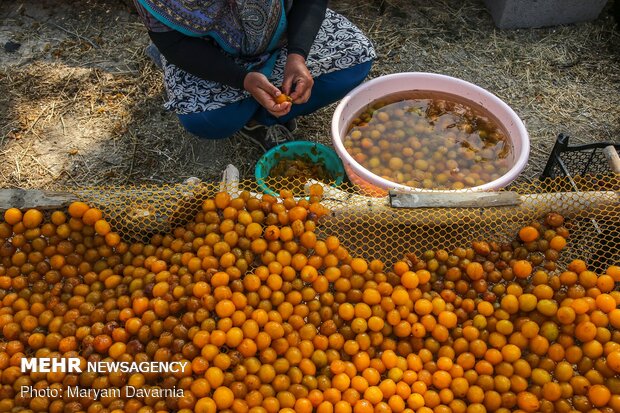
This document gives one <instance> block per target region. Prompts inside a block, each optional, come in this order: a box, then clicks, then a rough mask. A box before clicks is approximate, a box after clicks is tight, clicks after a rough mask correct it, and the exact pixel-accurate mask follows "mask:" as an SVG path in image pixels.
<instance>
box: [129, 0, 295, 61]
mask: <svg viewBox="0 0 620 413" xmlns="http://www.w3.org/2000/svg"><path fill="white" fill-rule="evenodd" d="M138 2H139V3H140V4H141V5H142V6H143V7H144V8H145V9H147V10H148V11H149V12H150V13H151V14H152V15H153V16H154V17H155V18H157V19H158V20H159V21H161V22H162V23H163V24H165V25H166V26H168V27H170V28H172V29H174V30H177V31H179V32H181V33H183V34H185V35H188V36H194V37H205V36H207V37H211V38H213V39H214V40H215V41H216V42H217V44H218V45H219V46H220V47H221V48H222V49H224V50H225V51H226V52H228V53H230V54H232V55H235V56H257V55H261V54H264V53H268V52H271V51H273V50H274V49H275V48H276V47H277V46H278V44H279V41H280V38H281V37H282V34H283V33H284V31H285V30H286V8H287V7H286V5H285V1H284V0H138Z"/></svg>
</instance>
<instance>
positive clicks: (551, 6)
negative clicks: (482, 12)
mask: <svg viewBox="0 0 620 413" xmlns="http://www.w3.org/2000/svg"><path fill="white" fill-rule="evenodd" d="M484 2H485V4H486V6H487V9H488V10H489V12H490V13H491V15H492V16H493V21H494V22H495V25H496V26H497V27H499V28H500V29H518V28H531V27H544V26H556V25H559V24H569V23H577V22H584V21H589V20H594V19H596V18H597V17H598V15H599V14H600V12H601V10H603V7H605V4H606V3H607V0H484Z"/></svg>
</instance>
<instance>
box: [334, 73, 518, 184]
mask: <svg viewBox="0 0 620 413" xmlns="http://www.w3.org/2000/svg"><path fill="white" fill-rule="evenodd" d="M403 91H429V92H439V93H448V94H451V95H456V96H458V97H459V98H460V100H463V101H464V103H467V101H470V102H473V103H474V104H478V105H480V106H482V108H483V109H484V110H486V111H488V112H489V113H490V114H491V115H492V117H494V118H495V119H496V120H497V121H498V122H499V123H500V127H501V128H502V129H504V131H505V132H506V133H507V135H508V139H510V143H511V145H512V158H513V166H512V168H511V169H510V170H508V172H506V173H505V174H504V175H502V176H501V177H499V178H498V179H496V180H494V181H491V182H487V183H485V184H484V185H480V186H476V187H472V188H466V189H462V190H459V191H489V190H496V189H500V188H503V187H505V186H506V185H508V184H510V183H511V182H512V181H514V180H515V179H516V178H517V177H518V176H519V174H520V173H521V171H522V170H523V168H525V165H526V164H527V160H528V157H529V153H530V139H529V135H528V133H527V130H526V129H525V125H524V124H523V122H522V121H521V119H520V118H519V116H518V115H517V114H516V113H515V112H514V111H513V110H512V109H511V108H510V107H509V106H508V105H507V104H506V103H504V101H502V100H501V99H500V98H498V97H497V96H495V95H494V94H492V93H490V92H488V91H486V90H484V89H483V88H481V87H479V86H476V85H474V84H472V83H469V82H466V81H464V80H461V79H457V78H454V77H450V76H445V75H439V74H434V73H422V72H411V73H395V74H391V75H386V76H381V77H378V78H375V79H372V80H370V81H368V82H366V83H362V84H361V85H360V86H358V87H357V88H355V89H353V90H352V91H351V92H350V93H349V94H348V95H347V96H345V97H344V98H343V99H342V100H341V101H340V103H339V104H338V106H337V107H336V110H335V112H334V115H333V117H332V141H333V144H334V148H335V149H336V153H337V154H338V156H339V157H340V159H342V162H343V164H344V168H345V171H346V173H347V176H348V177H349V179H350V180H351V182H353V183H354V184H356V185H358V186H359V187H360V189H362V190H363V191H364V192H365V193H367V194H369V195H378V196H382V195H385V194H386V192H387V190H390V189H397V190H409V191H428V190H425V189H421V188H412V187H410V186H406V185H402V184H399V183H396V182H392V181H389V180H387V179H385V178H382V177H380V176H377V175H375V174H374V173H372V172H370V171H369V170H367V169H366V168H364V167H363V166H362V165H360V164H359V163H358V162H357V161H356V160H355V159H353V157H352V156H351V155H349V153H348V152H347V150H346V149H345V147H344V145H343V143H342V138H343V137H344V136H345V135H346V132H347V128H348V127H349V125H350V124H351V121H352V120H353V118H355V117H356V116H357V115H358V114H359V113H360V112H361V111H362V110H363V109H365V108H366V106H367V105H368V104H370V103H372V102H374V101H376V100H378V99H380V98H382V97H384V96H386V95H390V94H393V93H398V92H403Z"/></svg>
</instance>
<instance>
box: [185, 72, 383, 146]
mask: <svg viewBox="0 0 620 413" xmlns="http://www.w3.org/2000/svg"><path fill="white" fill-rule="evenodd" d="M371 66H372V61H370V62H366V63H361V64H359V65H356V66H353V67H350V68H348V69H343V70H339V71H337V72H331V73H326V74H324V75H321V76H319V77H317V78H316V79H314V86H313V87H312V95H311V96H310V99H309V100H308V101H307V102H306V103H302V104H300V105H293V107H292V108H291V111H290V112H289V113H287V114H286V115H285V116H282V117H281V118H276V117H275V116H273V115H271V114H270V113H269V112H267V110H266V109H265V108H264V107H262V106H261V105H260V104H259V103H258V102H257V101H256V100H255V99H254V98H252V97H250V98H247V99H243V100H240V101H238V102H235V103H231V104H230V105H227V106H224V107H223V108H220V109H214V110H208V111H205V112H198V113H189V114H184V115H179V120H180V121H181V124H182V125H183V126H184V127H185V129H187V131H188V132H190V133H193V134H194V135H197V136H198V137H200V138H204V139H222V138H226V137H228V136H230V135H232V134H233V133H235V132H237V131H238V130H240V129H241V128H243V126H245V125H246V124H247V123H248V122H249V121H250V119H254V120H256V121H257V122H258V123H260V124H262V125H273V124H276V123H285V122H287V121H289V120H290V119H293V118H296V117H297V116H301V115H307V114H309V113H312V112H314V111H316V110H317V109H320V108H322V107H324V106H327V105H329V104H330V103H333V102H335V101H337V100H339V99H341V98H342V97H344V96H345V95H346V94H347V93H348V92H349V91H350V90H351V89H353V88H354V87H355V86H357V85H359V84H360V83H362V81H363V80H364V79H365V78H366V76H367V75H368V72H369V71H370V67H371Z"/></svg>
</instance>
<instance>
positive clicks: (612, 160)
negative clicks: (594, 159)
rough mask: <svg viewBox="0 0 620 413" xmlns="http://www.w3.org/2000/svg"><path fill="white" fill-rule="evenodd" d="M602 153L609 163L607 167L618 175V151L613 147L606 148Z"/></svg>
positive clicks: (619, 163)
mask: <svg viewBox="0 0 620 413" xmlns="http://www.w3.org/2000/svg"><path fill="white" fill-rule="evenodd" d="M603 153H604V154H605V158H607V162H609V167H610V168H611V170H612V171H613V172H614V173H617V174H620V156H618V151H616V148H615V147H614V146H613V145H609V146H607V147H606V148H605V149H603Z"/></svg>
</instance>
